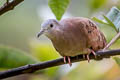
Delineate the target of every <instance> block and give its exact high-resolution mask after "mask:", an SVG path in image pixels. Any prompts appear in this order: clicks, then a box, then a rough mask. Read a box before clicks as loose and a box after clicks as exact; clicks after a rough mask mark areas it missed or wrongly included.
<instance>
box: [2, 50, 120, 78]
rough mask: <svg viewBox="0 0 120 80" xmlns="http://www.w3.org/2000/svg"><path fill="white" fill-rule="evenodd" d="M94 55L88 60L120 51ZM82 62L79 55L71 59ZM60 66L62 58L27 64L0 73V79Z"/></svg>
mask: <svg viewBox="0 0 120 80" xmlns="http://www.w3.org/2000/svg"><path fill="white" fill-rule="evenodd" d="M96 55H97V58H96V59H95V57H94V55H92V54H91V55H90V59H94V60H102V59H103V58H110V57H111V56H115V55H120V49H116V50H109V51H104V52H103V51H99V52H96ZM84 60H86V59H84V58H83V56H82V55H79V56H78V57H71V62H78V61H84ZM62 64H64V62H63V58H60V59H56V60H51V61H46V62H42V63H38V64H29V65H25V66H22V67H18V68H14V69H11V70H7V71H3V72H0V79H4V78H8V77H12V76H16V75H20V74H26V73H32V72H35V71H37V70H42V69H45V68H50V67H54V66H59V65H62Z"/></svg>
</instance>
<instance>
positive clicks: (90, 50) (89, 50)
mask: <svg viewBox="0 0 120 80" xmlns="http://www.w3.org/2000/svg"><path fill="white" fill-rule="evenodd" d="M91 53H92V54H93V55H94V56H95V58H96V53H95V52H94V51H93V50H92V49H88V54H87V60H88V62H90V58H89V55H90V54H91Z"/></svg>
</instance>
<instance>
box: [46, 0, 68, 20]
mask: <svg viewBox="0 0 120 80" xmlns="http://www.w3.org/2000/svg"><path fill="white" fill-rule="evenodd" d="M69 3H70V0H49V2H48V5H49V7H50V8H51V10H52V12H53V13H54V15H55V16H56V19H57V20H60V19H61V17H62V16H63V14H64V13H65V11H66V9H67V7H68V5H69Z"/></svg>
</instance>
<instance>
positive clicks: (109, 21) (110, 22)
mask: <svg viewBox="0 0 120 80" xmlns="http://www.w3.org/2000/svg"><path fill="white" fill-rule="evenodd" d="M103 17H104V19H105V20H106V21H107V22H108V23H109V25H110V26H111V27H113V28H114V29H115V31H116V32H118V29H117V28H116V26H115V25H114V23H113V22H112V21H111V20H109V19H108V18H107V17H106V16H105V15H103Z"/></svg>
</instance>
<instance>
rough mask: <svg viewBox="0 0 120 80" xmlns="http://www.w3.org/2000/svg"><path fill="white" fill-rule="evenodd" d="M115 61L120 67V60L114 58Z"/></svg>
mask: <svg viewBox="0 0 120 80" xmlns="http://www.w3.org/2000/svg"><path fill="white" fill-rule="evenodd" d="M114 59H115V61H116V63H117V64H118V65H119V66H120V58H118V57H114Z"/></svg>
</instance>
